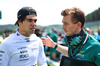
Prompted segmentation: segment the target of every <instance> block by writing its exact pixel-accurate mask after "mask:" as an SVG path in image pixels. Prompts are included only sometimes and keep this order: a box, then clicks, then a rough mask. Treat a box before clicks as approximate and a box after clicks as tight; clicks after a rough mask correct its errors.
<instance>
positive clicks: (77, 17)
mask: <svg viewBox="0 0 100 66" xmlns="http://www.w3.org/2000/svg"><path fill="white" fill-rule="evenodd" d="M69 14H72V19H71V20H72V22H74V23H77V22H79V21H80V22H81V23H82V25H81V27H83V26H84V23H85V19H86V18H85V13H84V12H83V11H82V10H81V9H80V8H76V7H73V8H71V9H65V10H63V11H62V12H61V15H62V16H66V15H69Z"/></svg>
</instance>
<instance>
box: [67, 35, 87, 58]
mask: <svg viewBox="0 0 100 66" xmlns="http://www.w3.org/2000/svg"><path fill="white" fill-rule="evenodd" d="M87 38H88V34H87V35H86V38H85V40H84V42H83V44H82V45H81V47H80V48H79V49H78V51H77V52H76V53H75V54H73V51H72V46H71V45H70V44H69V50H68V52H69V56H70V57H73V56H75V55H76V54H77V53H79V52H80V50H81V49H82V47H83V45H84V44H85V43H86V41H87Z"/></svg>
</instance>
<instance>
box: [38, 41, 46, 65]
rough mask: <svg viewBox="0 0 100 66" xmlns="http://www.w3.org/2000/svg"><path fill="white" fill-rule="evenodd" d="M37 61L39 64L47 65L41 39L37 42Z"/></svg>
mask: <svg viewBox="0 0 100 66" xmlns="http://www.w3.org/2000/svg"><path fill="white" fill-rule="evenodd" d="M38 62H39V66H47V63H46V56H45V53H44V47H43V43H42V41H41V42H40V44H39V55H38Z"/></svg>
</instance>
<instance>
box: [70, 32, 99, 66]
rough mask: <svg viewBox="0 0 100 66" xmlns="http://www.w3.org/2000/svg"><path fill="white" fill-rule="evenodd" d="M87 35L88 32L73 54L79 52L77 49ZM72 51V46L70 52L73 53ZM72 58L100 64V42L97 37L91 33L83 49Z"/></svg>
mask: <svg viewBox="0 0 100 66" xmlns="http://www.w3.org/2000/svg"><path fill="white" fill-rule="evenodd" d="M86 35H87V33H85V35H84V37H83V39H82V42H81V43H80V44H79V45H78V46H76V48H75V49H74V50H73V53H72V55H73V54H76V53H77V51H78V50H79V48H80V47H81V45H82V44H83V42H84V40H85V38H86ZM71 51H72V48H71V49H70V51H69V53H71ZM72 58H75V59H79V60H84V61H89V62H92V63H95V64H96V65H97V66H100V43H99V42H98V41H97V40H96V39H95V38H93V37H92V36H90V35H89V36H88V38H87V41H86V43H85V44H84V45H83V47H82V49H81V50H80V51H79V52H78V53H77V54H76V55H75V56H73V57H72Z"/></svg>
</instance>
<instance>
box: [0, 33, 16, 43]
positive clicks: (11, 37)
mask: <svg viewBox="0 0 100 66" xmlns="http://www.w3.org/2000/svg"><path fill="white" fill-rule="evenodd" d="M14 39H16V34H15V33H13V34H11V35H10V36H9V37H7V38H5V39H4V40H3V41H2V43H1V44H8V43H10V42H12V41H14Z"/></svg>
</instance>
